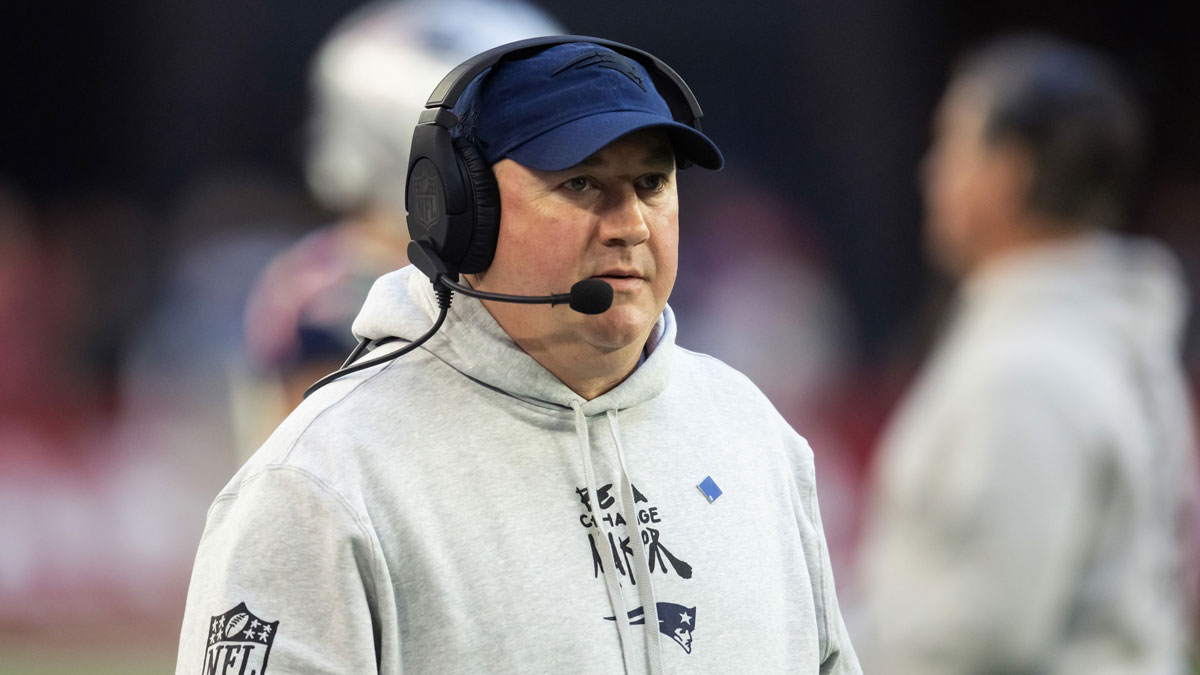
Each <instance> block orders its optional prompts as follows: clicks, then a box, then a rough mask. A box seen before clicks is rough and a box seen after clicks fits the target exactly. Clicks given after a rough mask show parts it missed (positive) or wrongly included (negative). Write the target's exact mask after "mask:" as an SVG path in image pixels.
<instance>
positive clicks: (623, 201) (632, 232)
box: [600, 186, 650, 246]
mask: <svg viewBox="0 0 1200 675" xmlns="http://www.w3.org/2000/svg"><path fill="white" fill-rule="evenodd" d="M606 201H607V202H608V203H607V204H605V208H604V210H603V212H602V213H601V218H600V237H601V239H602V240H603V241H604V243H605V244H609V245H623V246H634V245H637V244H640V243H642V242H644V241H646V240H647V239H649V238H650V227H649V225H648V224H647V223H646V209H647V208H648V207H647V205H646V204H645V203H644V202H643V201H642V200H641V199H640V197H639V196H638V193H637V190H636V189H634V188H633V186H629V187H628V188H626V189H623V190H620V191H618V192H617V193H616V194H611V195H610V196H609V199H608V200H606Z"/></svg>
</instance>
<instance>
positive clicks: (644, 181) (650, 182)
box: [638, 173, 667, 192]
mask: <svg viewBox="0 0 1200 675" xmlns="http://www.w3.org/2000/svg"><path fill="white" fill-rule="evenodd" d="M666 184H667V179H666V177H665V176H663V175H661V174H657V173H654V174H650V175H648V176H642V177H641V178H640V179H638V187H640V188H641V189H643V190H650V191H651V192H657V191H659V190H661V189H663V187H664V186H665V185H666Z"/></svg>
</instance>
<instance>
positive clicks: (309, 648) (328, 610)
mask: <svg viewBox="0 0 1200 675" xmlns="http://www.w3.org/2000/svg"><path fill="white" fill-rule="evenodd" d="M564 311H565V310H564ZM436 314H437V310H436V306H435V302H434V299H433V294H432V291H431V287H430V284H429V283H428V281H427V280H426V279H425V278H424V277H422V276H421V275H420V274H419V273H416V272H415V270H413V269H412V268H406V269H404V270H400V271H398V272H394V273H392V274H389V275H387V276H385V277H383V278H381V279H380V280H379V281H378V282H377V283H376V285H375V287H374V288H373V289H372V291H371V294H370V296H369V297H368V299H367V302H366V305H365V306H364V308H363V311H362V313H361V314H360V315H359V317H358V319H357V320H356V321H355V324H354V332H355V333H356V334H357V335H360V336H366V337H371V338H385V337H389V336H397V337H400V338H404V339H412V338H414V337H416V336H418V335H420V334H422V333H424V332H425V331H426V330H427V329H428V328H429V326H430V325H432V323H433V321H434V318H435V316H436ZM674 338H675V322H674V318H673V316H672V313H671V311H670V309H669V308H668V309H667V310H666V311H665V312H664V313H663V315H662V317H661V318H660V320H659V322H658V324H657V326H656V327H655V329H654V331H653V334H652V336H651V339H650V341H649V343H648V345H647V348H646V357H645V359H644V361H643V363H642V364H641V365H640V366H639V367H638V368H637V370H635V371H634V372H633V374H632V375H630V377H629V378H628V379H627V380H626V381H624V382H623V383H621V384H620V385H619V386H617V387H616V388H614V389H613V390H611V391H609V392H608V393H606V394H604V395H603V396H600V397H598V398H596V399H593V400H591V401H584V400H582V399H580V398H579V397H578V396H577V395H576V394H574V393H573V392H572V391H571V390H570V389H568V388H567V387H566V386H565V385H564V384H562V383H561V382H560V381H559V380H558V379H556V378H555V377H554V376H553V375H551V374H550V373H549V372H548V371H546V370H545V369H544V368H542V367H541V366H540V365H539V364H538V363H537V362H535V361H534V360H533V359H532V358H531V357H529V356H528V355H527V354H525V353H524V352H523V351H522V350H521V349H520V348H519V347H518V346H517V345H516V344H515V343H514V342H512V340H511V339H509V338H508V336H507V335H506V334H505V333H504V332H503V330H502V329H501V328H500V327H499V325H498V324H497V323H496V322H495V320H493V319H492V317H491V315H490V314H488V312H487V311H486V309H484V307H483V306H482V305H481V304H480V303H479V302H478V301H476V300H473V299H470V298H464V297H456V298H455V299H454V304H453V306H452V308H451V311H450V315H449V317H448V319H447V321H446V323H445V326H444V327H443V328H442V330H441V331H440V332H439V333H438V334H437V335H435V336H434V337H433V338H432V339H431V340H430V341H429V342H428V343H426V344H425V345H424V346H423V347H422V348H421V349H418V350H416V351H414V352H413V353H410V354H407V355H405V356H402V357H400V358H399V359H396V360H394V361H391V362H389V363H388V364H387V365H384V366H377V367H373V368H368V369H365V370H363V371H359V372H357V373H353V374H350V375H347V376H345V377H343V378H342V379H339V380H336V381H334V382H333V383H332V384H329V385H327V386H325V387H323V388H321V389H319V390H317V391H316V392H315V393H314V394H313V395H312V396H310V397H309V398H308V399H307V400H305V401H304V403H303V404H302V405H301V406H299V407H298V408H297V410H296V411H295V412H294V413H293V414H292V415H291V416H290V417H289V418H288V419H287V420H286V421H285V422H284V423H283V424H282V425H281V426H280V427H279V429H278V430H277V431H276V432H275V433H274V434H273V435H272V436H271V438H270V439H269V440H268V441H267V442H266V444H265V445H264V446H263V447H262V448H261V449H260V450H259V451H258V452H257V453H256V454H255V455H254V456H253V457H252V458H251V459H250V461H249V462H248V463H247V464H246V465H245V466H244V467H243V468H242V469H241V470H240V471H239V472H238V473H237V475H235V476H234V478H233V479H232V480H231V481H230V483H229V484H228V486H226V488H225V489H224V490H222V492H221V493H220V495H219V496H218V497H217V498H216V500H215V502H214V503H213V506H212V508H211V510H210V511H209V515H208V523H207V527H206V529H205V533H204V536H203V538H202V540H201V543H200V549H199V552H198V554H197V557H196V564H195V570H194V572H193V577H192V582H191V587H190V589H189V591H188V602H187V611H186V614H185V617H184V623H183V630H182V636H181V641H180V651H179V661H178V667H177V672H178V673H180V674H185V673H186V674H192V673H198V672H203V673H205V674H206V675H208V674H210V673H229V674H233V673H237V674H238V675H244V674H249V673H255V674H256V675H264V673H270V674H271V675H275V674H276V673H366V672H380V673H390V674H399V673H438V674H448V673H472V674H474V673H572V674H574V673H596V674H601V673H604V674H611V673H621V672H626V673H642V672H653V673H660V672H666V673H691V672H755V673H814V674H815V673H858V672H860V670H859V668H858V665H857V661H856V659H855V656H854V652H853V650H852V648H851V646H850V642H849V640H848V638H847V635H846V630H845V627H844V625H843V621H842V617H841V613H840V611H839V609H838V602H837V598H836V595H835V591H834V583H833V578H832V575H831V572H830V565H829V557H828V553H827V550H826V545H825V539H824V535H823V533H822V529H821V520H820V515H819V512H818V508H817V496H816V486H815V484H814V473H813V454H812V451H811V450H810V449H809V447H808V444H807V443H806V442H805V441H804V439H803V438H801V437H800V436H798V435H797V434H796V433H795V432H794V431H793V430H792V429H791V428H790V427H789V426H788V425H787V423H786V422H785V421H784V420H783V419H782V418H781V417H780V416H779V414H778V413H776V411H775V410H774V409H773V408H772V406H771V405H770V404H769V403H768V402H767V400H766V399H765V398H764V397H763V396H762V394H761V393H760V392H759V391H758V390H757V389H756V388H755V387H754V386H753V385H752V384H751V383H750V382H749V381H748V380H747V379H746V378H745V377H743V376H741V375H740V374H738V373H737V372H735V371H733V370H732V369H730V368H728V367H727V366H725V365H723V364H722V363H720V362H719V361H717V360H715V359H712V358H710V357H707V356H703V355H700V354H695V353H692V352H689V351H686V350H684V349H682V348H679V347H677V346H676V345H675V344H674ZM396 344H397V343H395V342H393V343H390V344H388V345H384V346H383V347H381V348H380V349H389V348H394V346H395V345H396ZM374 354H375V352H372V356H373V355H374ZM701 484H703V486H704V488H703V489H700V488H698V487H697V486H698V485H701ZM635 522H636V523H637V525H638V529H639V530H640V536H637V535H636V534H634V530H633V528H632V527H631V524H632V523H635ZM202 668H203V670H201V669H202ZM268 668H269V670H268Z"/></svg>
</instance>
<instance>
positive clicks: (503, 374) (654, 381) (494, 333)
mask: <svg viewBox="0 0 1200 675" xmlns="http://www.w3.org/2000/svg"><path fill="white" fill-rule="evenodd" d="M437 314H438V309H437V302H436V299H435V297H434V294H433V285H432V284H431V283H430V282H429V280H428V279H427V278H426V277H425V276H424V275H422V274H421V273H420V272H419V271H417V270H416V268H414V267H412V266H408V267H405V268H402V269H399V270H396V271H395V272H391V273H389V274H386V275H384V276H382V277H380V278H379V279H378V280H376V282H375V284H374V285H373V286H372V287H371V291H370V293H369V294H368V295H367V300H366V302H365V303H364V304H363V308H362V310H361V311H360V312H359V314H358V317H357V318H356V319H355V320H354V325H353V331H354V334H355V336H356V337H359V338H363V337H365V338H370V339H373V340H379V339H383V338H386V337H398V338H402V339H407V340H411V339H413V338H415V337H417V336H418V335H421V334H422V333H424V332H425V331H426V330H428V329H429V327H430V326H431V325H433V322H434V320H435V319H436V318H437ZM674 344H675V317H674V314H673V312H672V311H671V308H670V307H667V308H665V309H664V310H663V313H662V315H661V316H660V317H659V319H658V322H657V323H656V324H655V326H654V329H653V330H652V331H651V332H650V338H649V340H647V343H646V349H645V353H646V357H645V359H644V360H643V362H642V363H641V365H640V366H638V368H637V369H636V370H634V371H633V373H632V374H630V376H629V377H628V378H626V379H625V381H624V382H622V383H621V384H619V385H617V386H616V387H614V388H613V389H612V390H610V391H608V392H607V393H605V394H603V395H601V396H598V397H597V398H595V399H592V400H591V401H587V402H585V403H583V404H582V406H581V407H582V409H583V412H584V414H585V415H588V416H591V415H596V414H600V413H602V412H604V411H607V410H622V409H625V408H630V407H633V406H635V405H638V404H639V403H643V402H645V401H648V400H650V399H652V398H654V397H655V396H657V395H658V394H659V393H661V392H662V391H663V389H665V388H666V385H667V375H668V372H669V370H670V368H669V364H668V362H669V360H670V358H671V352H672V351H673V347H674ZM422 348H423V349H425V350H426V351H428V352H430V353H432V354H433V355H434V356H436V357H437V358H438V359H440V360H441V361H443V362H445V363H446V364H447V365H449V366H451V367H452V368H454V369H455V370H458V371H459V372H461V373H463V374H464V375H466V376H467V377H470V378H472V379H474V380H476V381H478V382H480V383H482V384H484V385H486V386H489V387H492V388H495V389H498V390H500V391H503V392H505V393H507V394H509V395H512V396H515V397H518V398H521V399H524V400H526V401H529V402H530V403H533V404H536V405H542V406H545V407H554V408H570V407H571V402H572V401H579V400H580V397H579V395H578V394H576V393H575V392H573V391H571V389H570V388H569V387H567V386H566V385H565V384H563V383H562V381H560V380H559V379H558V378H557V377H555V376H554V375H553V374H552V373H551V372H550V371H548V370H546V369H545V368H544V367H542V365H541V364H540V363H538V362H537V361H535V360H534V359H533V357H531V356H529V355H528V354H526V353H525V352H524V351H523V350H522V349H521V348H520V347H519V346H518V345H517V344H516V343H515V342H514V341H513V340H512V338H510V337H509V336H508V334H507V333H505V332H504V329H503V328H501V327H500V324H498V323H497V322H496V320H495V319H494V318H493V317H492V315H491V314H490V313H489V312H488V311H487V309H486V308H485V307H484V306H483V303H482V302H480V301H479V300H477V299H475V298H471V297H467V296H463V295H459V294H456V295H455V296H454V302H453V303H452V304H451V306H450V311H449V313H448V315H447V317H446V323H445V325H443V326H442V329H441V330H440V331H439V332H438V333H437V334H436V335H434V336H433V337H432V338H430V340H429V341H428V342H426V343H425V344H424V345H423V347H422Z"/></svg>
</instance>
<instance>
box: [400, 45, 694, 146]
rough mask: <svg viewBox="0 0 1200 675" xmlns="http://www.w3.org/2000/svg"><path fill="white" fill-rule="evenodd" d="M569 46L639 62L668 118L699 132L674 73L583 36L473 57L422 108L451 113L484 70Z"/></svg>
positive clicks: (427, 116)
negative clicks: (666, 89) (666, 90)
mask: <svg viewBox="0 0 1200 675" xmlns="http://www.w3.org/2000/svg"><path fill="white" fill-rule="evenodd" d="M570 42H587V43H591V44H596V45H600V46H601V47H608V48H609V49H611V50H613V51H615V52H618V53H620V54H622V55H624V56H627V57H629V58H631V59H634V60H636V61H638V62H640V63H641V64H642V65H643V66H645V67H646V70H647V72H649V73H650V79H651V80H653V81H654V84H655V88H656V89H659V96H662V98H663V100H665V101H666V102H667V106H668V107H669V108H670V110H671V115H672V116H673V117H674V118H675V119H676V120H678V121H681V122H683V123H685V124H688V125H690V126H691V127H692V128H694V129H696V130H697V131H701V128H700V118H701V117H703V116H704V112H703V111H701V110H700V103H699V102H698V101H697V100H696V97H695V95H693V94H692V90H691V89H689V88H688V86H687V84H685V83H684V81H683V78H681V77H680V76H679V74H678V73H676V72H675V70H674V69H672V68H671V67H670V66H668V65H667V64H666V63H663V62H662V60H660V59H659V58H658V57H656V56H654V55H653V54H649V53H647V52H644V51H642V50H640V49H638V48H636V47H630V46H629V45H626V44H622V43H620V42H614V41H612V40H604V39H601V38H594V37H588V36H586V35H552V36H548V37H536V38H529V39H527V40H519V41H517V42H510V43H508V44H506V45H501V46H499V47H495V48H493V49H489V50H487V51H486V52H482V53H480V54H477V55H475V56H473V57H471V58H469V59H467V60H466V61H464V62H463V63H461V64H459V65H458V66H457V67H456V68H454V70H451V71H450V72H449V73H448V74H447V75H446V77H444V78H442V81H441V82H439V83H438V85H437V86H436V87H434V89H433V93H432V94H430V95H429V100H428V101H426V102H425V107H426V108H427V109H429V110H435V111H436V110H438V109H442V110H447V111H449V110H452V109H453V108H454V106H455V104H457V103H458V99H459V97H461V96H462V94H463V92H464V91H466V89H467V86H468V85H470V84H471V82H472V81H473V80H474V79H475V78H476V77H478V76H479V75H480V73H482V72H483V71H485V70H487V69H488V68H491V67H492V66H494V65H496V64H497V63H499V62H501V61H511V60H516V59H519V58H522V57H525V56H531V55H533V54H534V53H536V52H539V51H542V50H543V49H546V48H548V47H553V46H554V45H561V44H567V43H570ZM662 82H665V83H666V84H669V85H670V87H671V89H672V90H673V91H677V92H679V93H680V94H681V95H682V104H683V105H682V106H681V105H680V103H681V101H680V98H679V97H676V96H663V95H662V91H661V88H660V87H659V86H658V85H659V83H662ZM444 119H445V118H444V117H443V116H442V115H437V114H431V113H430V112H428V110H427V111H426V112H425V113H423V114H422V115H421V120H422V121H426V120H432V121H434V122H435V123H438V122H440V121H442V120H444Z"/></svg>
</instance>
